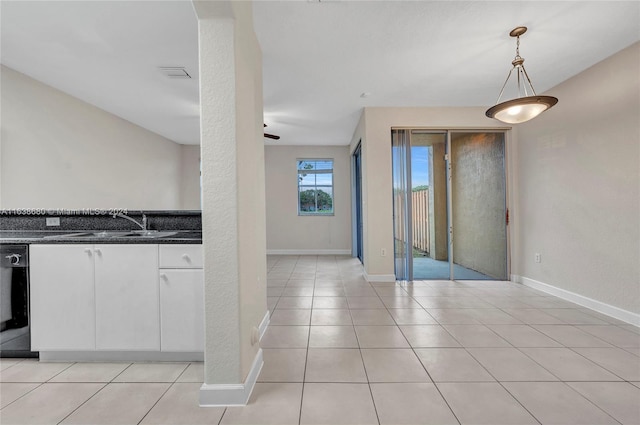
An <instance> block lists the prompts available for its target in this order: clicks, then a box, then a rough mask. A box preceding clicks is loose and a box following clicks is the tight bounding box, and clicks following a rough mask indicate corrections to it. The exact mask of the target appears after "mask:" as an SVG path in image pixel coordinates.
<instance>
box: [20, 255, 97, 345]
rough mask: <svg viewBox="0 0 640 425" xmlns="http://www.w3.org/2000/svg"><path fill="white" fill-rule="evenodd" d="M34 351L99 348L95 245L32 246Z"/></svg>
mask: <svg viewBox="0 0 640 425" xmlns="http://www.w3.org/2000/svg"><path fill="white" fill-rule="evenodd" d="M29 254H30V263H31V265H30V275H31V307H30V309H31V346H32V350H34V351H58V350H69V351H83V350H95V349H96V333H95V324H96V321H95V289H94V261H93V255H94V254H93V246H92V245H31V246H30V248H29Z"/></svg>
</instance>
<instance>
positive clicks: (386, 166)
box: [350, 107, 509, 280]
mask: <svg viewBox="0 0 640 425" xmlns="http://www.w3.org/2000/svg"><path fill="white" fill-rule="evenodd" d="M484 112H485V108H480V107H468V108H365V109H364V111H363V114H362V117H361V119H360V123H359V124H358V127H357V128H356V130H355V133H354V135H353V138H352V139H351V147H350V149H351V151H353V150H354V149H355V147H356V145H357V143H358V142H359V141H360V140H362V179H363V190H362V198H363V200H362V203H363V222H364V223H363V226H364V242H363V243H364V267H365V272H366V273H367V274H368V275H369V276H370V277H371V278H373V279H391V280H393V279H394V278H395V277H394V268H393V266H394V265H393V208H392V202H391V197H392V195H391V194H392V190H391V183H392V182H391V128H392V127H398V128H402V127H404V128H429V129H437V130H443V129H476V130H477V129H505V128H508V127H505V126H504V124H502V123H500V122H497V121H495V120H492V119H489V118H487V117H486V116H485V115H484ZM508 144H509V138H507V145H508ZM507 148H508V146H507ZM382 248H384V249H385V250H386V252H387V255H386V256H385V257H382V256H381V249H382Z"/></svg>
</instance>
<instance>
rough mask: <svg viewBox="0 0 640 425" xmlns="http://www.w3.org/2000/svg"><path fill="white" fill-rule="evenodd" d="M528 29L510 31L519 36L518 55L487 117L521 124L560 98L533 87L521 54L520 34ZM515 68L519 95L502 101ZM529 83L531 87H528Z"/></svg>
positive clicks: (520, 28)
mask: <svg viewBox="0 0 640 425" xmlns="http://www.w3.org/2000/svg"><path fill="white" fill-rule="evenodd" d="M526 31H527V27H517V28H515V29H513V30H512V31H511V32H510V33H509V35H510V36H511V37H516V38H517V44H516V57H515V58H514V60H513V62H511V64H512V65H513V68H511V71H509V74H508V75H507V79H506V81H505V82H504V84H503V85H502V90H500V95H499V96H498V100H497V102H496V104H495V106H492V107H491V108H489V109H487V112H486V115H487V117H489V118H495V119H497V120H498V121H502V122H504V123H507V124H519V123H522V122H526V121H529V120H530V119H533V118H535V117H537V116H538V115H540V114H541V113H543V112H544V111H546V110H547V109H549V108H551V107H552V106H553V105H555V104H556V103H558V99H557V98H555V97H553V96H538V95H537V94H536V92H535V90H534V89H533V85H532V84H531V79H530V78H529V75H528V74H527V71H526V70H525V69H524V58H522V57H521V56H520V36H521V35H522V34H524V33H525V32H526ZM514 70H515V71H516V75H517V80H518V97H517V98H515V99H511V100H507V101H505V102H502V103H500V99H502V94H503V93H504V89H505V87H506V86H507V83H508V82H509V79H510V78H511V74H513V71H514ZM527 85H528V87H529V89H527ZM529 91H530V92H531V93H529ZM522 94H524V96H522Z"/></svg>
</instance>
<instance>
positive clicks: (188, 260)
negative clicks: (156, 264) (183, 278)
mask: <svg viewBox="0 0 640 425" xmlns="http://www.w3.org/2000/svg"><path fill="white" fill-rule="evenodd" d="M182 259H183V260H184V261H186V262H187V263H191V258H189V256H188V255H187V254H182Z"/></svg>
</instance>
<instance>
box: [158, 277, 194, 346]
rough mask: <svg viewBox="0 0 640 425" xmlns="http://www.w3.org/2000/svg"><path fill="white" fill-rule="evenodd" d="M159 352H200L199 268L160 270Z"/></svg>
mask: <svg viewBox="0 0 640 425" xmlns="http://www.w3.org/2000/svg"><path fill="white" fill-rule="evenodd" d="M159 283H160V329H161V349H162V351H172V352H179V351H189V352H202V351H204V277H203V272H202V269H160V279H159Z"/></svg>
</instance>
